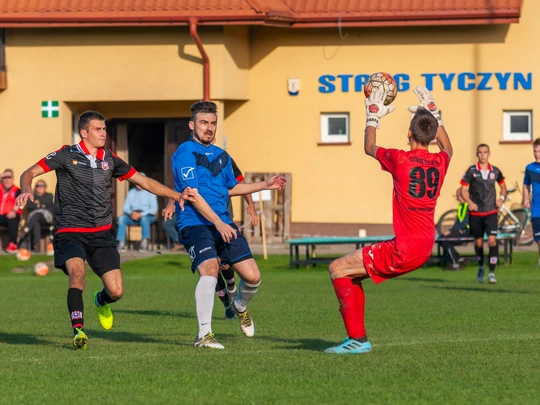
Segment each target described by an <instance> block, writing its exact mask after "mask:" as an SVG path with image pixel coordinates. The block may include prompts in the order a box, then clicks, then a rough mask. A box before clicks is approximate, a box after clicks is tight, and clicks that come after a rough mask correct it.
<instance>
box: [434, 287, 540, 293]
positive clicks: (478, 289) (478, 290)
mask: <svg viewBox="0 0 540 405" xmlns="http://www.w3.org/2000/svg"><path fill="white" fill-rule="evenodd" d="M425 288H434V289H437V290H454V291H474V292H485V293H503V294H537V292H535V291H519V290H504V289H500V288H493V289H490V288H482V287H445V286H441V287H435V286H426V287H425Z"/></svg>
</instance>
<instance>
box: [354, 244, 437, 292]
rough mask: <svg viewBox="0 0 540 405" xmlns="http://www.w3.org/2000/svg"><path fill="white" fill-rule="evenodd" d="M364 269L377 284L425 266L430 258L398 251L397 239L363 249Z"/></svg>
mask: <svg viewBox="0 0 540 405" xmlns="http://www.w3.org/2000/svg"><path fill="white" fill-rule="evenodd" d="M362 257H363V259H364V267H365V268H366V271H367V272H368V274H369V276H370V277H371V278H372V279H373V282H374V283H375V284H379V283H382V282H383V281H386V280H388V279H390V278H394V277H398V276H402V275H403V274H406V273H410V272H411V271H414V270H416V269H418V268H419V267H421V266H423V265H424V264H425V263H426V262H427V261H428V259H429V256H415V255H412V254H410V253H407V252H400V251H399V250H397V249H396V239H395V238H394V239H391V240H387V241H384V242H379V243H376V244H374V245H371V246H366V247H364V248H363V249H362Z"/></svg>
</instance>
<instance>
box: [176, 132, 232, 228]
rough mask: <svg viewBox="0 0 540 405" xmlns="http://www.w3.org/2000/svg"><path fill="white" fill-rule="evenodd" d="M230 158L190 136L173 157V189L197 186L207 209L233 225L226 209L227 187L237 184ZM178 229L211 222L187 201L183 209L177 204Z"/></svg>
mask: <svg viewBox="0 0 540 405" xmlns="http://www.w3.org/2000/svg"><path fill="white" fill-rule="evenodd" d="M231 161H232V159H231V158H230V156H229V155H228V154H227V152H225V151H224V150H223V149H221V148H218V147H217V146H214V145H209V146H204V145H202V144H200V143H198V142H196V141H194V140H193V139H190V140H189V141H186V142H184V143H183V144H181V145H180V146H179V147H178V149H177V150H176V152H174V155H173V156H172V170H173V174H174V188H175V190H176V191H180V192H182V191H184V189H185V188H186V187H191V188H196V189H198V190H199V194H200V195H201V196H202V197H203V198H204V199H205V201H206V202H207V203H208V205H209V206H210V208H212V210H213V211H214V212H215V213H216V214H217V215H218V216H219V217H220V218H221V220H222V221H223V222H225V223H227V224H232V221H231V220H230V219H229V213H228V212H227V200H228V198H229V189H230V188H232V187H234V186H236V184H238V181H237V180H236V178H235V176H234V173H233V169H232V163H231ZM176 220H177V222H178V230H180V229H182V228H185V227H186V226H194V225H212V223H211V222H210V221H208V220H207V219H206V218H204V217H203V216H202V215H201V214H200V213H199V211H197V209H196V208H195V207H193V204H192V203H190V202H187V201H186V204H185V206H184V211H181V210H180V208H179V206H178V203H176Z"/></svg>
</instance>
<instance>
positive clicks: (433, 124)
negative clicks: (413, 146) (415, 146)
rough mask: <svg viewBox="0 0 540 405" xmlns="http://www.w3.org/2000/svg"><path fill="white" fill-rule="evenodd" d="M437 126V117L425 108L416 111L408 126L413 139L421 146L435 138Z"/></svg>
mask: <svg viewBox="0 0 540 405" xmlns="http://www.w3.org/2000/svg"><path fill="white" fill-rule="evenodd" d="M437 128H439V123H438V122H437V119H436V118H435V117H434V116H433V114H431V113H430V112H429V111H428V110H426V109H425V108H419V109H418V111H416V114H414V117H413V119H412V120H411V125H410V126H409V129H410V131H411V133H412V136H413V138H414V140H415V141H416V142H418V143H419V144H420V145H423V146H427V145H429V143H430V142H431V141H432V140H434V139H435V136H437Z"/></svg>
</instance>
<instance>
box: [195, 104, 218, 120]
mask: <svg viewBox="0 0 540 405" xmlns="http://www.w3.org/2000/svg"><path fill="white" fill-rule="evenodd" d="M189 111H191V121H193V122H195V120H196V119H197V114H206V113H212V114H216V115H217V105H216V103H214V102H212V101H197V102H196V103H195V104H193V105H192V106H191V107H189Z"/></svg>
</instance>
